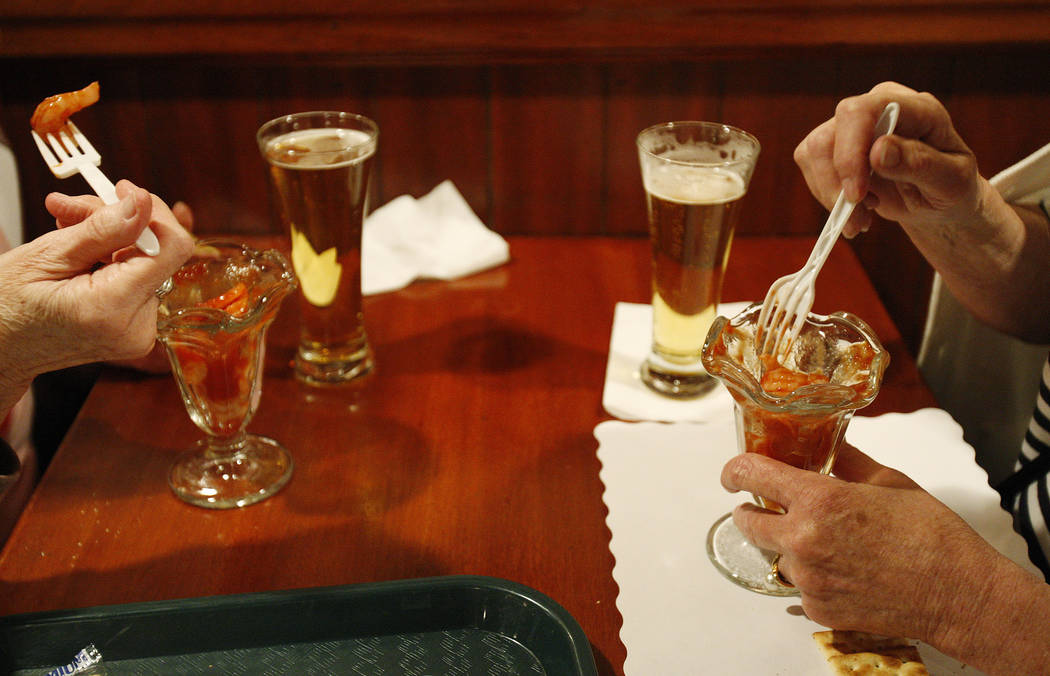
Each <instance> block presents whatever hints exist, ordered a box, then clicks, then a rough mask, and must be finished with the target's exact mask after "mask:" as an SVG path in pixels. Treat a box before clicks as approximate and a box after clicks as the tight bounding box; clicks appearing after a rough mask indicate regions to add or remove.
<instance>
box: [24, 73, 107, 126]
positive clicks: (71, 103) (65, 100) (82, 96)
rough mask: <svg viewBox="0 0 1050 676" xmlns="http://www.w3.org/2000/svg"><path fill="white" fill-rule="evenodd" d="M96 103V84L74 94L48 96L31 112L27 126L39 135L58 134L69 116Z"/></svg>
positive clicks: (93, 83)
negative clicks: (31, 115)
mask: <svg viewBox="0 0 1050 676" xmlns="http://www.w3.org/2000/svg"><path fill="white" fill-rule="evenodd" d="M96 101H98V82H92V83H91V84H89V85H88V86H87V87H84V88H83V89H78V90H77V91H75V92H66V93H64V94H55V95H54V96H49V97H47V98H46V99H44V100H43V101H41V102H40V105H39V106H37V107H36V110H35V111H33V117H32V118H31V119H30V120H29V124H30V126H32V127H33V131H35V132H36V133H38V134H40V135H44V134H53V133H58V131H59V130H60V129H62V127H64V126H65V124H66V120H68V119H69V116H70V115H72V114H73V113H75V112H77V111H78V110H83V109H84V108H87V107H88V106H90V105H91V104H92V103H95V102H96Z"/></svg>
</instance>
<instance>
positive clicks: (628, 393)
mask: <svg viewBox="0 0 1050 676" xmlns="http://www.w3.org/2000/svg"><path fill="white" fill-rule="evenodd" d="M748 305H749V303H722V304H720V305H719V306H718V314H719V315H722V316H725V317H732V316H733V315H736V314H737V313H739V312H740V311H741V310H743V309H744V308H746V307H747V306H748ZM652 338H653V311H652V306H650V305H643V304H638V303H617V304H616V309H615V310H614V312H613V325H612V336H611V337H610V339H609V361H608V363H607V364H606V367H605V388H604V390H603V392H602V406H604V407H605V410H606V411H607V412H608V413H609V414H610V415H613V416H616V417H617V418H620V419H621V420H656V421H661V422H706V421H708V420H722V419H724V418H725V416H727V415H732V413H731V412H732V410H733V400H732V398H731V397H730V396H729V393H728V392H727V391H726V388H724V387H722V386H720V385H718V386H715V387H713V388H712V389H711V390H710V391H709V392H706V393H704V394H703V395H701V396H699V397H697V398H696V399H672V398H671V397H666V396H664V395H662V394H657V393H656V392H654V391H652V390H651V389H649V387H648V386H647V385H646V384H645V383H643V382H642V378H641V374H640V372H639V367H640V366H641V365H642V362H644V361H645V358H646V357H647V356H649V348H650V345H651V343H652Z"/></svg>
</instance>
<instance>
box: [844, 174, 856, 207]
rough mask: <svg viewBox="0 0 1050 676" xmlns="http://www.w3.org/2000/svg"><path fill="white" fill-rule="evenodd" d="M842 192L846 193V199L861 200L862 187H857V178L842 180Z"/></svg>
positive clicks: (851, 200)
mask: <svg viewBox="0 0 1050 676" xmlns="http://www.w3.org/2000/svg"><path fill="white" fill-rule="evenodd" d="M842 192H844V193H846V199H848V200H849V201H850V202H858V201H860V197H861V196H860V195H859V194H858V193H859V192H860V189H859V188H858V187H857V179H855V178H847V179H844V180H843V181H842Z"/></svg>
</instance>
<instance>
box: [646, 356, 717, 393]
mask: <svg viewBox="0 0 1050 676" xmlns="http://www.w3.org/2000/svg"><path fill="white" fill-rule="evenodd" d="M639 375H640V376H641V378H642V382H643V383H645V384H646V385H647V386H648V387H649V389H651V390H653V391H654V392H657V393H659V394H662V395H664V396H667V397H675V398H677V399H692V398H694V397H699V396H700V395H702V394H706V393H707V392H710V391H711V390H712V389H714V387H715V385H716V384H717V383H718V381H717V380H715V379H714V378H712V377H711V376H709V375H707V373H705V372H704V371H699V372H695V373H670V372H667V371H662V370H660V369H659V368H656V367H654V366H653V364H652V363H651V362H650V361H649V360H646V361H644V362H642V366H641V369H640V370H639Z"/></svg>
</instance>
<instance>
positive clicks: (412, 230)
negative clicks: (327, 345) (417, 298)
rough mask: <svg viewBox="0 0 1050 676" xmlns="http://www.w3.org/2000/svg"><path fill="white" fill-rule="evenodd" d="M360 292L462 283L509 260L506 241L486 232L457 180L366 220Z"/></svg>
mask: <svg viewBox="0 0 1050 676" xmlns="http://www.w3.org/2000/svg"><path fill="white" fill-rule="evenodd" d="M361 259H362V262H361V291H362V293H364V294H365V295H370V294H376V293H383V292H386V291H394V290H396V289H400V288H402V287H404V286H407V285H408V284H409V283H411V282H412V281H413V280H416V279H444V280H450V279H457V278H459V277H465V276H467V275H471V274H474V273H475V272H480V271H482V270H486V269H488V268H491V267H495V266H497V265H501V264H503V263H506V262H507V261H508V260H509V259H510V251H509V247H508V245H507V242H506V240H504V239H503V238H502V237H500V236H499V235H498V234H497V233H495V232H493V231H492V230H489V229H488V228H486V227H485V224H484V223H482V222H481V220H480V219H478V217H477V216H476V215H475V214H474V212H473V211H472V210H471V208H470V205H469V204H467V201H466V200H465V199H463V196H462V195H460V193H459V191H458V190H457V189H456V186H455V185H454V184H453V183H452V181H444V182H442V183H441V184H440V185H438V186H437V187H436V188H434V189H433V190H432V191H430V192H429V193H428V194H427V195H425V196H423V197H421V198H419V199H415V198H413V197H412V196H411V195H402V196H400V197H396V198H394V199H393V200H391V201H389V202H387V203H386V204H384V205H383V206H381V207H379V208H378V209H376V210H375V211H374V212H372V214H371V215H370V216H368V218H366V219H365V224H364V231H363V233H362V243H361Z"/></svg>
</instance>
